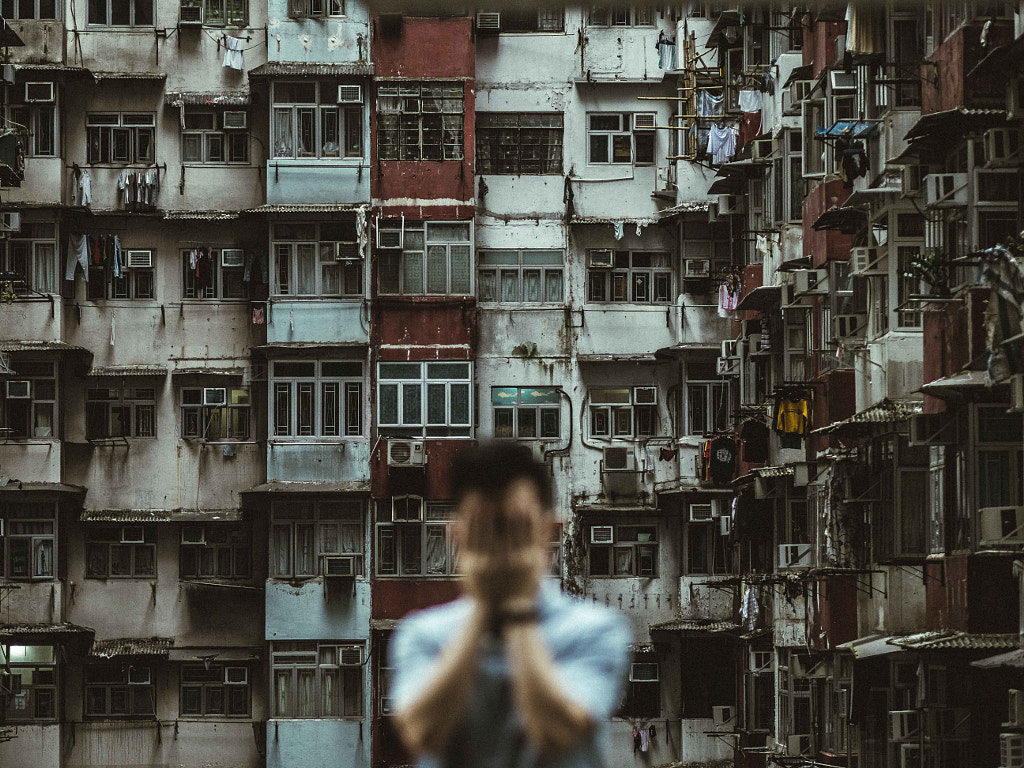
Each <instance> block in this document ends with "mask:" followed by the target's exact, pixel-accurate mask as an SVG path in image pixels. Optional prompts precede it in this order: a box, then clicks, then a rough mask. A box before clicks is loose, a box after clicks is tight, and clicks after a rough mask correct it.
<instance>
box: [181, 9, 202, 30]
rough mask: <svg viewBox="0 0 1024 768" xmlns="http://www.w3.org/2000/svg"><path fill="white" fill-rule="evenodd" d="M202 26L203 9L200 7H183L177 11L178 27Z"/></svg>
mask: <svg viewBox="0 0 1024 768" xmlns="http://www.w3.org/2000/svg"><path fill="white" fill-rule="evenodd" d="M202 25H203V7H202V6H201V5H183V6H181V8H180V9H179V10H178V26H179V27H201V26H202Z"/></svg>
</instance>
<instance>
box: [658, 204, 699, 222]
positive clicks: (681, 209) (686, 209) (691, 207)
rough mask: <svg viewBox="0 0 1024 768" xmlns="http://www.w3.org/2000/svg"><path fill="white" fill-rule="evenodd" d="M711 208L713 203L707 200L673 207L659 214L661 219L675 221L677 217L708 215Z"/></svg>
mask: <svg viewBox="0 0 1024 768" xmlns="http://www.w3.org/2000/svg"><path fill="white" fill-rule="evenodd" d="M710 208H711V203H709V202H707V201H706V200H705V201H703V202H692V203H680V204H679V205H673V206H672V207H671V208H666V209H665V210H663V211H660V212H659V213H658V218H659V219H662V220H664V219H674V218H676V217H677V216H684V215H686V214H687V213H707V212H708V210H710Z"/></svg>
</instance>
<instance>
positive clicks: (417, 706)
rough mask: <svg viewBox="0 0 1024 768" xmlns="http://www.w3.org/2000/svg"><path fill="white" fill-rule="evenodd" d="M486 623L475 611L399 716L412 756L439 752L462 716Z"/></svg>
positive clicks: (483, 617) (476, 609) (477, 609)
mask: <svg viewBox="0 0 1024 768" xmlns="http://www.w3.org/2000/svg"><path fill="white" fill-rule="evenodd" d="M486 623H487V619H486V616H485V613H484V611H483V610H482V609H481V608H479V607H478V608H475V609H474V611H473V613H472V615H471V617H470V620H469V624H468V626H467V627H466V631H465V632H463V633H461V634H460V635H458V637H456V639H455V640H453V641H452V642H451V643H450V644H449V645H448V646H447V647H446V648H445V649H444V651H443V652H442V653H441V657H440V659H439V661H438V666H437V668H436V670H435V671H434V674H433V679H432V680H431V682H430V685H428V686H427V688H426V690H424V691H423V693H422V694H421V695H420V696H419V698H417V699H416V700H415V701H414V702H413V703H412V704H410V705H409V706H408V707H406V708H405V709H404V710H402V711H400V712H399V713H398V715H397V718H396V721H397V724H398V730H399V733H400V734H401V736H402V739H403V741H405V745H406V746H407V747H408V748H409V749H410V750H411V751H412V752H414V753H417V754H419V753H423V752H427V753H432V754H437V753H438V752H440V751H442V750H443V748H444V746H445V744H446V743H447V742H448V738H449V737H450V736H451V733H452V729H453V728H454V727H455V725H456V724H457V723H458V722H459V721H460V720H461V719H462V718H463V716H464V715H465V711H466V705H467V703H468V702H469V696H470V693H471V691H472V687H473V682H474V677H475V675H474V672H475V669H476V662H477V654H478V652H479V650H480V641H481V638H482V637H483V635H484V633H485V631H486V628H487V626H486Z"/></svg>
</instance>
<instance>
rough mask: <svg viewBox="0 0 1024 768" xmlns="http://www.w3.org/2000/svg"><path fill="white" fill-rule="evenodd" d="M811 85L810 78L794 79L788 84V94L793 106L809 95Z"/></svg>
mask: <svg viewBox="0 0 1024 768" xmlns="http://www.w3.org/2000/svg"><path fill="white" fill-rule="evenodd" d="M812 85H813V83H812V82H811V81H810V80H794V81H793V82H792V83H790V84H789V96H790V100H791V102H792V104H793V106H794V107H796V106H799V104H800V102H801V101H803V100H804V99H806V98H807V97H808V96H810V95H811V86H812Z"/></svg>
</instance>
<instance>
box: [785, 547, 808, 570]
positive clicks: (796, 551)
mask: <svg viewBox="0 0 1024 768" xmlns="http://www.w3.org/2000/svg"><path fill="white" fill-rule="evenodd" d="M810 567H811V545H810V544H780V545H779V568H810Z"/></svg>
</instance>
